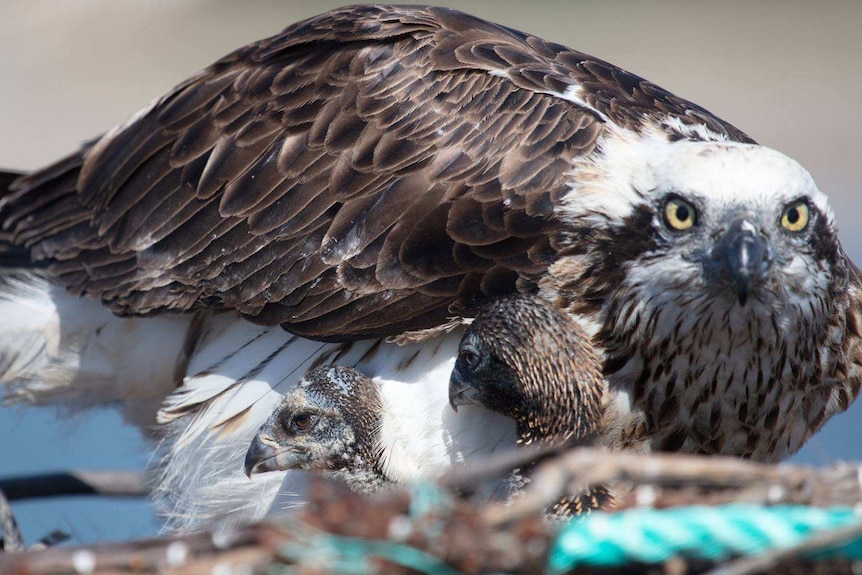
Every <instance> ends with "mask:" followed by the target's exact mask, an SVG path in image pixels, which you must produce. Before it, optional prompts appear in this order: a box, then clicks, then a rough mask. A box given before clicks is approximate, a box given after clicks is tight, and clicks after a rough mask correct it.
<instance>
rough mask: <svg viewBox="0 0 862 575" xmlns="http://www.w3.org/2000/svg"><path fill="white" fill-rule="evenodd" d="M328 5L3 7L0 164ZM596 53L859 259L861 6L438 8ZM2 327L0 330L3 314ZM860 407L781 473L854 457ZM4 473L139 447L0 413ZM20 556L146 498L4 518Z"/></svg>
mask: <svg viewBox="0 0 862 575" xmlns="http://www.w3.org/2000/svg"><path fill="white" fill-rule="evenodd" d="M340 4H341V3H339V2H326V1H321V2H313V3H312V2H308V3H301V2H292V1H286V0H285V1H263V0H258V1H242V2H240V1H236V2H233V1H227V0H183V1H179V0H177V1H170V0H75V1H68V2H67V1H64V0H0V167H5V168H15V169H33V168H37V167H39V166H41V165H43V164H45V163H47V162H50V161H53V160H55V159H57V158H58V157H60V156H61V155H64V154H66V153H67V152H69V151H71V150H72V149H74V148H75V147H76V146H78V145H79V144H80V143H81V142H82V141H84V140H86V139H89V138H92V137H94V136H96V135H98V134H100V133H101V132H104V131H106V130H107V129H109V128H110V127H111V126H113V125H114V124H116V123H118V122H121V121H123V120H124V119H125V118H126V117H127V116H129V115H130V114H132V113H133V112H135V111H136V110H138V109H139V108H141V107H143V106H145V105H146V104H147V103H148V102H149V101H150V100H152V99H153V98H156V97H158V96H160V95H161V94H162V93H163V92H165V91H166V90H168V89H169V88H170V87H171V86H173V85H174V84H176V83H178V82H180V81H182V80H183V79H185V78H186V77H187V76H189V75H190V74H192V73H194V72H195V71H197V70H198V69H200V68H202V67H205V66H206V65H208V64H209V63H211V62H212V61H214V60H215V59H217V58H219V57H221V56H222V55H224V54H226V53H227V52H229V51H231V50H233V49H234V48H236V47H239V46H240V45H242V44H245V43H247V42H250V41H252V40H255V39H258V38H261V37H264V36H267V35H271V34H274V33H276V32H278V31H279V30H280V29H282V28H284V27H285V26H287V25H288V24H290V23H292V22H295V21H297V20H300V19H302V18H305V17H308V16H312V15H314V14H316V13H319V12H322V11H324V10H327V9H329V8H332V7H335V6H339V5H340ZM440 4H442V5H447V6H452V7H455V8H460V9H462V10H464V11H468V12H471V13H473V14H476V15H478V16H481V17H484V18H486V19H489V20H494V21H497V22H500V23H502V24H506V25H508V26H512V27H514V28H518V29H521V30H524V31H528V32H531V33H534V34H537V35H539V36H542V37H544V38H546V39H549V40H553V41H556V42H560V43H562V44H566V45H568V46H571V47H573V48H577V49H579V50H581V51H584V52H587V53H589V54H593V55H595V56H598V57H601V58H603V59H605V60H608V61H610V62H613V63H614V64H617V65H619V66H621V67H623V68H626V69H628V70H630V71H632V72H635V73H637V74H639V75H641V76H644V77H646V78H648V79H650V80H652V81H653V82H655V83H657V84H659V85H661V86H663V87H665V88H668V89H669V90H671V91H672V92H675V93H676V94H678V95H680V96H683V97H685V98H688V99H690V100H692V101H694V102H697V103H698V104H700V105H701V106H704V107H705V108H707V109H709V110H711V111H712V112H714V113H715V114H717V115H718V116H720V117H722V118H724V119H725V120H728V121H730V122H731V123H733V124H735V125H736V126H738V127H739V128H741V129H743V130H744V131H746V132H747V133H748V134H750V135H751V136H753V137H754V138H755V139H757V140H758V141H759V142H760V143H762V144H765V145H768V146H771V147H774V148H777V149H778V150H781V151H782V152H784V153H786V154H788V155H790V156H792V157H794V158H795V159H797V160H798V161H800V162H801V163H802V164H803V165H804V166H806V167H807V168H808V170H810V171H811V173H812V174H813V176H814V178H815V180H816V181H817V182H818V184H819V186H820V188H821V189H822V190H823V191H825V192H826V193H827V194H828V195H829V196H830V197H831V200H832V205H833V207H834V208H835V211H836V213H837V216H838V221H839V225H840V228H841V236H842V240H843V243H844V245H845V247H846V249H847V251H848V252H849V254H850V256H851V258H853V259H854V260H855V261H856V262H858V263H862V233H860V232H859V229H860V226H859V224H858V223H857V220H858V219H859V218H860V217H862V199H860V196H859V194H858V193H856V189H857V186H858V185H859V182H860V180H862V158H860V155H862V154H860V152H862V147H860V143H859V134H860V132H862V111H860V106H859V104H860V102H862V97H860V89H862V34H860V33H859V29H858V28H859V24H860V22H862V2H854V1H851V0H848V1H846V2H837V1H834V2H818V3H813V2H811V3H809V2H800V1H784V0H782V1H779V0H773V1H768V0H760V1H758V2H742V1H730V2H728V1H725V2H720V3H719V2H701V1H689V0H686V1H682V0H680V1H658V0H638V1H637V2H611V1H600V0H595V1H570V2H562V1H556V2H535V1H533V2H523V1H522V2H503V1H491V0H487V1H480V0H476V1H465V2H440ZM0 322H2V318H0ZM860 415H862V402H859V403H857V405H856V406H855V407H854V408H852V409H851V410H850V411H849V412H848V413H846V414H844V415H842V416H839V417H836V418H834V419H833V420H832V421H831V422H830V423H829V424H828V425H827V426H826V428H825V429H824V430H823V431H822V432H821V433H820V434H819V435H817V436H816V437H815V438H814V439H812V440H811V442H810V443H809V444H808V446H806V448H805V449H804V450H803V451H802V452H801V453H800V454H798V455H797V456H796V458H795V461H798V462H805V463H813V464H824V463H828V462H831V461H834V460H835V459H838V458H841V459H862V441H860V435H862V433H860V431H862V421H860ZM0 438H2V440H0V475H2V476H5V475H10V474H13V473H23V472H36V471H46V470H53V469H64V468H69V467H81V468H124V469H137V468H142V467H143V466H144V465H146V462H147V459H148V457H149V455H148V454H149V451H148V446H147V445H146V444H145V443H144V442H143V441H142V440H141V439H140V438H139V437H138V435H137V433H136V432H135V431H134V430H131V429H128V428H124V427H123V426H122V425H121V424H120V422H119V418H118V417H117V416H116V415H114V414H113V413H112V412H110V411H109V410H106V411H99V412H93V413H87V414H85V415H84V416H79V417H78V418H76V419H75V420H73V421H71V422H69V421H61V420H59V418H58V417H56V416H55V414H54V413H52V412H51V411H50V410H25V409H10V408H3V407H0ZM15 509H16V512H17V513H18V514H19V519H20V521H21V523H22V526H23V528H24V532H25V537H27V538H28V540H29V541H30V542H32V541H34V539H36V538H38V537H40V536H42V535H44V534H45V533H47V532H48V531H50V530H52V529H56V528H60V529H63V530H66V531H69V532H71V533H72V535H73V541H74V542H89V541H94V540H98V539H125V538H128V537H132V536H143V535H147V534H153V533H155V532H156V531H157V529H158V523H157V521H156V520H155V518H154V517H153V515H152V512H151V509H150V506H149V505H148V504H147V503H146V502H140V501H133V502H118V501H107V502H106V501H100V502H96V501H92V500H90V501H77V502H70V501H59V502H58V501H56V500H54V501H45V502H40V503H27V504H23V503H22V504H18V505H16V506H15Z"/></svg>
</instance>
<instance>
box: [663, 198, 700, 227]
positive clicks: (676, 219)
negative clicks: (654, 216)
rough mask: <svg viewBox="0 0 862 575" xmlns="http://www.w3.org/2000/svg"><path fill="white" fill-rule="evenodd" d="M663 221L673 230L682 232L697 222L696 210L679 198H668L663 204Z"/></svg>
mask: <svg viewBox="0 0 862 575" xmlns="http://www.w3.org/2000/svg"><path fill="white" fill-rule="evenodd" d="M664 221H665V223H666V224H667V225H668V226H669V227H670V228H671V229H673V230H676V231H678V232H684V231H685V230H688V229H690V228H691V227H692V226H694V224H695V223H696V222H697V210H695V209H694V206H693V205H691V204H690V203H688V202H686V201H684V200H681V199H679V198H670V199H669V200H668V201H667V202H665V204H664Z"/></svg>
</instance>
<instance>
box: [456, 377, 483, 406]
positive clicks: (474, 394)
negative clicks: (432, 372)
mask: <svg viewBox="0 0 862 575" xmlns="http://www.w3.org/2000/svg"><path fill="white" fill-rule="evenodd" d="M481 403H482V402H481V400H480V397H479V391H478V390H477V389H476V388H475V387H473V385H471V384H470V383H469V382H465V381H464V379H463V378H462V377H461V373H460V372H459V371H458V370H457V369H455V370H454V371H452V377H451V378H450V379H449V405H451V406H452V409H454V410H455V411H458V406H459V405H472V404H481Z"/></svg>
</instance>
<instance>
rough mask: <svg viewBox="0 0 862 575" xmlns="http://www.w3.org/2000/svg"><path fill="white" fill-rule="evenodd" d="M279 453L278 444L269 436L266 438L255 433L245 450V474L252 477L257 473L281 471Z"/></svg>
mask: <svg viewBox="0 0 862 575" xmlns="http://www.w3.org/2000/svg"><path fill="white" fill-rule="evenodd" d="M266 440H269V442H267V441H266ZM278 453H279V448H278V446H277V445H275V444H274V442H272V440H271V439H270V438H269V437H265V438H264V437H261V435H259V434H258V435H255V436H254V439H253V440H252V442H251V446H249V448H248V451H246V452H245V474H246V475H247V476H248V478H249V479H251V476H252V475H253V474H255V473H264V472H266V471H279V470H280V469H281V467H279V464H278V460H277V458H276V456H277V455H278Z"/></svg>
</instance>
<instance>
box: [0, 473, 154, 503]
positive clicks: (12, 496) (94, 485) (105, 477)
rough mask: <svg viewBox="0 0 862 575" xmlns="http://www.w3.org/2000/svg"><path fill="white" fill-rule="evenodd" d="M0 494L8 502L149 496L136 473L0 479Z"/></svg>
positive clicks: (47, 475) (53, 475)
mask: <svg viewBox="0 0 862 575" xmlns="http://www.w3.org/2000/svg"><path fill="white" fill-rule="evenodd" d="M0 490H2V491H3V492H4V493H5V494H6V497H8V498H9V500H10V501H15V500H18V499H34V498H40V497H64V496H67V495H104V496H108V497H144V496H146V495H148V493H149V490H148V489H147V487H146V476H145V474H144V473H141V472H137V471H68V472H64V473H46V474H42V475H23V476H19V477H7V478H4V479H0Z"/></svg>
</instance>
